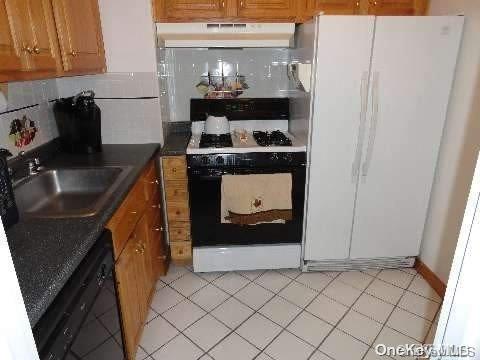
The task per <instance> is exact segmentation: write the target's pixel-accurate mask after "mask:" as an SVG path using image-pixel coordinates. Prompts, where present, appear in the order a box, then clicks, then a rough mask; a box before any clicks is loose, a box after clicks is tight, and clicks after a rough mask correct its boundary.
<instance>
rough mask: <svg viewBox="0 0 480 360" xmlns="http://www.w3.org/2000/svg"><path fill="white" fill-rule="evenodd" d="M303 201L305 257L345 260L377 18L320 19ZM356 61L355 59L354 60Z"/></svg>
mask: <svg viewBox="0 0 480 360" xmlns="http://www.w3.org/2000/svg"><path fill="white" fill-rule="evenodd" d="M317 21H318V28H319V29H318V30H319V31H318V40H317V44H316V45H315V46H317V50H316V53H317V54H319V56H318V57H317V65H316V78H317V81H316V86H315V88H314V89H313V91H314V93H313V94H312V96H313V98H314V99H315V104H314V108H315V112H314V114H313V119H312V122H311V127H312V128H311V131H312V141H311V153H310V159H309V163H310V177H309V188H308V200H307V201H308V203H307V207H308V208H307V229H306V244H305V259H306V260H326V259H346V258H348V254H349V247H350V239H351V230H352V221H353V212H354V206H355V195H356V186H357V185H356V184H357V178H358V175H357V169H358V164H359V160H360V157H359V156H360V152H359V150H360V149H361V141H362V136H363V129H364V125H365V116H364V114H365V111H366V107H365V106H366V100H367V99H366V97H367V80H368V71H369V67H370V59H371V48H372V41H373V29H374V23H375V18H374V17H373V16H342V17H338V18H337V17H328V16H325V17H320V18H318V19H317ZM352 59H355V61H352Z"/></svg>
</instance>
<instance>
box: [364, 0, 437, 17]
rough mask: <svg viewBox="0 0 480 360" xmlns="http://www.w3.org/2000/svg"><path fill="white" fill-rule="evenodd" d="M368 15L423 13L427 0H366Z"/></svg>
mask: <svg viewBox="0 0 480 360" xmlns="http://www.w3.org/2000/svg"><path fill="white" fill-rule="evenodd" d="M367 1H368V5H367V8H368V10H367V12H368V14H370V15H379V16H382V15H425V12H426V9H427V5H428V4H427V0H367Z"/></svg>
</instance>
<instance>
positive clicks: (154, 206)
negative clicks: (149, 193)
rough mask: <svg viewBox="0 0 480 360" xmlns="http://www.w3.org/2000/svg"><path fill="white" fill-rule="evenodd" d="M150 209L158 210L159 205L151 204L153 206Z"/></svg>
mask: <svg viewBox="0 0 480 360" xmlns="http://www.w3.org/2000/svg"><path fill="white" fill-rule="evenodd" d="M152 208H153V209H160V204H153V205H152Z"/></svg>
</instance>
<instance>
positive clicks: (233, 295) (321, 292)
mask: <svg viewBox="0 0 480 360" xmlns="http://www.w3.org/2000/svg"><path fill="white" fill-rule="evenodd" d="M184 269H185V270H186V272H185V273H183V274H181V275H180V276H178V277H177V278H175V279H174V280H171V281H169V282H168V283H166V282H163V281H162V283H163V284H164V286H163V287H162V288H161V289H163V288H165V287H168V288H170V289H171V290H173V291H175V292H176V293H178V294H179V295H181V297H182V300H181V301H179V302H178V303H176V304H175V305H173V306H171V307H169V308H168V309H166V310H164V311H163V312H162V313H158V312H157V311H156V310H155V309H154V308H153V307H151V306H150V310H152V311H153V313H154V314H156V316H154V317H153V318H152V319H150V321H149V322H148V323H150V322H151V321H153V320H155V319H156V318H158V317H161V318H162V319H163V320H164V321H166V322H167V323H168V324H170V325H171V326H173V328H175V330H176V331H178V334H176V335H175V336H174V337H173V338H172V339H170V340H169V341H168V342H166V343H165V344H163V345H162V346H161V347H159V348H157V349H156V350H155V351H153V352H152V353H148V352H147V351H145V353H147V354H148V357H150V356H152V355H153V354H154V353H155V352H157V351H159V350H160V349H161V348H163V347H164V346H166V345H167V344H169V343H170V342H171V341H173V339H175V338H177V337H178V336H180V335H183V336H185V337H186V338H187V339H188V340H189V341H190V342H192V344H194V345H195V346H196V347H198V348H200V350H201V351H202V353H203V354H202V355H201V356H200V358H201V357H203V356H205V355H209V356H211V355H210V354H209V352H210V351H212V350H213V349H214V348H215V347H216V346H218V344H220V343H221V342H222V341H224V340H225V339H226V338H227V337H229V336H231V335H232V334H233V333H235V334H236V335H237V336H239V337H240V338H242V339H243V340H245V341H247V342H248V343H249V344H251V345H252V346H254V347H255V348H256V349H257V350H258V351H259V353H258V354H257V355H256V356H255V357H254V359H256V358H258V357H259V356H260V355H261V354H267V353H266V352H265V350H266V349H267V348H268V347H269V346H270V345H271V344H272V343H273V342H275V341H276V340H277V339H278V337H279V336H280V335H281V334H283V333H284V332H287V333H289V334H291V335H293V336H295V337H296V338H297V339H299V340H301V341H302V342H303V343H305V344H308V346H310V347H312V348H313V352H312V353H311V354H310V355H309V356H308V359H310V358H311V357H312V356H313V355H314V354H315V353H316V352H317V351H319V352H320V353H322V354H324V353H323V352H322V351H321V350H320V347H321V346H322V344H323V343H324V342H325V340H326V339H327V338H328V337H329V336H330V335H331V333H332V332H333V331H334V330H335V329H337V330H338V331H341V332H343V333H344V334H346V335H348V336H350V337H352V338H354V339H356V340H358V341H360V342H361V343H363V344H364V345H366V346H368V349H367V351H366V352H365V354H364V355H363V357H362V359H363V358H365V356H366V354H367V353H368V351H369V350H370V349H372V348H373V347H372V346H373V344H374V343H375V341H376V340H377V338H378V336H379V335H380V333H381V332H382V331H383V329H384V328H385V327H389V326H387V322H388V321H389V319H390V317H391V316H392V314H393V312H394V311H395V309H397V308H398V309H402V310H404V311H406V312H408V313H410V314H412V315H415V316H417V317H419V318H421V319H422V320H425V321H428V322H431V324H430V328H431V327H432V326H433V324H434V321H431V320H429V319H426V318H423V317H422V316H419V315H417V314H415V313H412V312H410V311H409V310H407V309H403V308H401V307H399V306H398V304H399V302H400V301H401V299H402V298H403V297H404V295H405V294H406V293H407V292H410V293H413V294H415V295H418V296H420V297H423V298H425V299H428V300H430V301H433V302H436V301H435V300H433V299H430V298H427V297H425V296H422V295H421V294H417V293H415V292H413V291H410V290H409V287H410V286H411V284H412V283H413V281H414V280H415V278H416V276H418V273H417V274H412V273H411V272H407V271H402V272H403V273H405V274H407V275H409V276H411V279H410V281H409V284H408V286H407V287H406V288H402V287H401V286H397V285H395V284H392V283H390V282H388V281H385V280H383V279H381V278H378V275H379V274H380V273H381V270H380V271H379V272H378V273H377V274H376V275H372V274H371V273H366V272H362V273H363V274H364V275H366V276H369V277H371V279H370V281H369V283H368V284H367V286H366V287H365V288H364V289H363V290H360V289H359V288H357V287H355V286H352V285H350V284H349V283H348V282H345V281H342V279H338V277H339V276H340V274H342V273H343V272H333V273H329V274H328V275H327V274H324V273H323V275H324V276H326V277H328V278H329V281H328V283H327V284H326V285H325V286H324V287H323V288H322V289H321V290H318V289H313V288H311V287H310V286H308V285H306V284H303V283H301V282H300V281H298V280H297V279H298V278H299V277H300V276H301V275H302V274H305V273H303V272H301V271H299V272H298V274H295V275H293V277H292V275H290V276H289V275H285V274H283V273H282V272H281V271H280V269H278V270H273V269H272V270H265V271H263V272H261V273H259V274H258V275H257V276H255V277H253V278H250V277H248V276H247V275H246V274H245V272H244V273H243V274H242V273H241V271H231V272H222V273H221V274H220V275H219V276H218V277H215V278H213V279H211V280H208V279H206V278H204V277H202V276H201V274H200V273H194V272H193V271H192V270H190V269H188V268H187V267H184ZM398 270H400V271H401V269H398ZM267 272H274V273H276V274H278V275H280V276H282V277H284V278H285V279H288V280H289V281H288V282H287V283H286V284H285V285H284V286H283V287H281V288H280V289H279V290H277V291H272V290H271V289H268V288H266V287H265V286H263V285H262V284H259V283H257V282H256V281H257V280H258V279H259V278H260V277H261V276H263V275H264V274H266V273H267ZM320 273H322V272H320ZM187 274H193V275H195V276H197V277H199V278H200V279H202V281H205V284H204V285H203V286H202V287H200V288H199V289H197V290H195V291H194V292H193V293H192V294H190V295H188V296H185V295H183V294H182V293H180V292H179V291H178V290H176V289H175V288H174V283H175V282H176V281H178V280H180V279H181V278H183V277H184V276H186V275H187ZM227 274H236V275H238V276H241V277H242V278H244V279H246V280H247V282H246V283H245V284H244V285H243V286H241V287H239V288H238V289H236V290H235V291H234V292H232V293H230V292H227V291H225V290H224V289H223V288H221V287H220V286H218V285H217V284H215V283H214V282H215V281H217V280H219V279H221V278H222V277H224V276H226V275H227ZM332 275H334V276H332ZM336 279H338V281H340V282H341V283H342V284H343V285H347V286H349V287H351V288H353V289H356V290H358V291H361V292H360V294H359V295H358V297H357V298H356V299H355V301H353V303H352V304H351V305H350V306H346V305H345V304H342V303H341V302H339V301H338V300H336V299H333V298H331V297H330V296H328V295H326V294H325V293H324V291H325V290H326V289H327V288H328V287H329V286H330V285H331V284H332V283H333V282H334V281H335V280H336ZM377 279H378V280H380V281H382V282H383V283H386V284H388V285H391V286H394V287H396V288H399V289H401V290H402V294H401V296H400V297H399V299H398V300H397V302H396V303H395V304H391V303H389V302H387V301H385V300H383V299H381V298H378V297H377V296H375V295H372V294H369V293H367V292H366V290H367V289H368V288H369V286H370V285H371V284H372V283H373V282H374V281H375V280H377ZM159 281H161V280H159ZM252 283H253V284H255V285H257V286H259V287H261V288H262V289H264V290H266V291H268V292H269V293H270V294H272V297H271V298H270V299H268V300H267V301H266V302H265V303H263V304H262V305H261V306H259V307H258V308H257V309H254V308H253V307H251V306H250V305H248V304H246V303H244V302H243V301H242V300H240V299H238V298H237V297H236V295H238V294H239V293H240V292H241V291H242V290H244V289H245V288H246V287H248V286H249V285H251V284H252ZM293 283H295V284H297V285H300V286H303V287H305V288H306V289H309V290H312V291H313V292H315V296H314V297H313V298H312V299H311V300H310V301H309V302H308V303H307V304H306V305H302V306H299V305H297V304H296V303H294V302H293V301H290V300H289V299H287V298H285V297H284V296H282V295H280V293H281V292H282V291H283V290H284V289H286V288H287V287H289V286H290V285H291V284H293ZM209 285H212V286H214V287H215V288H217V289H218V290H220V291H222V292H223V293H225V294H226V295H228V296H227V297H226V298H225V299H224V300H223V301H222V302H220V303H219V304H217V305H216V306H215V307H214V308H212V309H210V310H207V309H205V308H203V307H202V306H200V305H199V304H197V303H196V302H195V301H193V300H192V299H191V298H192V296H194V295H195V294H197V293H198V292H200V291H201V290H203V289H204V288H206V287H207V286H209ZM161 289H158V290H157V289H155V293H156V292H158V291H160V290H161ZM363 294H368V295H370V296H372V297H374V298H376V299H378V300H380V301H382V302H385V303H387V304H389V305H392V306H393V309H392V311H391V312H390V314H389V315H388V317H387V319H386V320H385V322H384V323H381V322H379V321H377V320H375V319H371V318H370V317H369V316H366V315H364V314H362V313H361V312H358V311H356V310H355V309H353V306H354V305H355V304H356V303H357V301H358V300H359V299H360V297H361V296H362V295H363ZM320 295H322V296H325V297H327V298H328V299H330V300H331V301H334V302H335V303H338V304H341V305H342V306H345V307H347V310H346V312H345V313H344V314H343V316H342V317H341V318H340V319H339V320H338V321H337V322H336V324H335V325H334V326H332V324H331V323H329V322H328V321H325V320H324V319H322V318H320V317H319V316H317V315H315V314H312V313H310V312H309V311H308V310H307V308H308V307H309V306H310V305H311V304H312V303H313V302H314V301H315V300H316V299H318V298H319V296H320ZM277 296H278V297H279V298H280V299H282V300H284V301H286V302H287V303H289V304H291V305H293V306H295V307H296V308H298V309H300V311H299V312H298V314H296V315H295V316H294V317H293V318H292V319H291V320H290V321H289V322H288V323H287V324H286V325H285V326H283V325H281V324H278V323H276V321H274V320H272V319H270V318H269V317H268V316H265V315H263V314H262V313H261V312H260V310H261V309H262V308H264V307H265V306H267V304H268V303H270V302H271V301H272V300H273V299H275V298H276V297H277ZM232 298H234V299H235V300H236V301H238V302H239V303H240V304H242V305H244V306H246V307H247V308H248V309H250V310H251V311H252V313H251V314H250V315H249V316H248V317H247V318H246V319H244V320H243V321H242V322H240V323H239V324H238V325H236V326H235V327H233V328H232V327H230V326H226V327H227V329H228V330H229V331H228V332H227V334H226V335H225V336H224V337H222V338H221V339H220V340H219V341H217V342H216V343H215V344H214V345H213V346H211V347H210V348H209V349H208V350H207V351H205V350H203V348H201V347H199V346H198V345H197V344H196V343H195V341H193V340H192V339H191V338H189V337H188V336H187V335H186V334H185V333H184V331H186V330H187V329H189V328H190V327H192V326H194V324H195V323H197V322H198V321H200V320H201V319H203V318H204V317H206V316H207V315H210V316H212V317H213V318H214V319H215V320H217V321H219V322H220V323H222V324H223V325H226V324H224V323H223V322H222V321H220V320H219V319H218V318H216V317H215V316H214V315H213V314H212V312H213V311H215V310H216V309H217V308H219V307H221V306H222V305H223V304H225V303H226V302H227V301H229V300H231V299H232ZM185 300H189V301H190V302H192V303H193V304H194V305H195V306H197V307H199V308H200V309H202V311H204V312H205V314H203V315H202V316H201V317H200V318H199V319H197V320H196V321H194V322H192V323H191V324H189V325H188V326H187V327H186V328H185V329H184V330H183V331H181V330H180V329H179V328H177V327H176V326H175V325H174V324H172V323H171V322H170V321H169V320H167V319H166V318H165V317H164V314H165V313H166V312H168V311H170V310H171V309H173V308H174V307H176V306H177V305H179V304H180V303H182V302H184V301H185ZM436 303H437V304H438V302H436ZM440 308H441V304H440V306H439V309H437V312H436V314H438V312H439V311H440ZM350 311H354V312H356V313H359V314H361V315H363V316H365V317H366V318H368V319H370V320H372V321H374V322H376V323H378V324H380V325H382V327H381V329H380V331H379V333H378V334H377V336H376V337H375V338H374V340H373V342H372V345H369V344H368V343H365V342H364V341H363V340H360V339H357V338H356V337H355V336H353V335H351V334H349V333H348V332H346V331H344V330H342V329H340V328H338V325H339V324H340V323H341V322H342V321H343V319H344V318H345V316H346V315H347V314H348V313H350ZM304 312H305V313H308V314H310V315H312V316H313V317H315V318H317V319H319V320H321V321H323V322H326V323H328V324H329V325H330V326H332V329H331V330H330V331H329V332H328V333H327V335H326V336H325V337H324V338H323V339H322V341H321V343H320V344H319V345H318V346H316V347H315V346H314V345H313V344H311V343H309V342H308V341H306V340H304V339H302V338H301V337H299V336H297V335H296V334H294V333H292V332H291V331H290V330H288V329H287V328H288V326H290V325H291V324H292V323H293V322H294V321H295V320H297V319H298V317H299V316H300V315H301V314H303V313H304ZM256 314H259V315H260V316H262V317H265V318H266V319H267V320H269V321H271V322H272V323H274V324H276V325H277V326H279V327H280V329H281V330H280V331H279V333H278V334H277V335H276V336H275V337H274V338H272V340H271V341H270V342H268V343H267V344H266V345H265V346H263V348H259V347H257V346H256V345H255V344H252V343H251V342H250V341H249V340H248V339H245V338H244V337H243V336H241V335H240V334H239V333H238V332H237V331H238V329H239V328H240V327H241V326H243V325H244V324H245V323H246V322H247V321H249V320H250V319H251V318H252V317H253V316H255V315H256ZM436 316H437V315H436ZM436 316H435V318H436ZM435 318H434V320H435ZM148 323H147V324H148ZM430 328H429V331H428V332H427V335H426V337H427V336H428V334H429V332H430ZM393 330H395V331H397V332H399V333H401V334H402V335H405V336H408V335H406V334H403V333H402V332H401V331H398V330H396V329H393ZM426 337H425V339H426ZM425 339H424V340H425ZM142 349H143V347H142ZM143 350H144V349H143ZM325 355H326V356H328V357H329V358H331V357H330V356H329V355H327V354H325ZM269 356H270V355H269ZM148 357H147V358H148ZM270 357H271V356H270ZM212 358H213V357H212Z"/></svg>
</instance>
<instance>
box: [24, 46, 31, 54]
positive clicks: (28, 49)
mask: <svg viewBox="0 0 480 360" xmlns="http://www.w3.org/2000/svg"><path fill="white" fill-rule="evenodd" d="M23 51H25V52H28V53H29V54H33V48H32V47H31V46H29V45H24V46H23Z"/></svg>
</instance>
